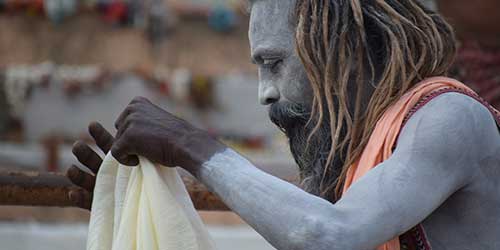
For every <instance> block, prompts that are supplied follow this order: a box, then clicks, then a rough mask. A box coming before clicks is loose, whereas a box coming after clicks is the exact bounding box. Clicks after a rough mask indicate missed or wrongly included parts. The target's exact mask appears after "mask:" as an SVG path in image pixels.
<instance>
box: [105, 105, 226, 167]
mask: <svg viewBox="0 0 500 250" xmlns="http://www.w3.org/2000/svg"><path fill="white" fill-rule="evenodd" d="M115 126H116V129H117V130H118V132H117V134H116V139H115V141H114V143H113V146H112V148H111V153H112V154H113V156H114V157H115V158H116V159H117V160H118V161H119V162H120V163H122V164H124V165H129V166H135V165H137V164H138V163H139V161H138V158H137V155H141V156H144V157H146V158H147V159H149V160H151V161H153V162H155V163H159V164H162V165H165V166H170V167H176V166H179V167H182V168H184V169H186V170H187V171H189V172H190V173H191V174H193V175H195V176H196V175H197V170H198V168H199V166H201V164H203V163H204V162H205V161H207V160H209V159H210V157H212V156H213V155H214V154H215V153H216V152H217V151H221V150H223V149H225V148H226V147H225V146H224V145H223V144H222V143H220V142H218V141H217V140H215V139H214V138H212V137H211V136H210V135H209V134H208V133H206V132H205V131H202V130H200V129H197V128H195V127H194V126H192V125H191V124H189V123H187V122H186V121H184V120H181V119H179V118H177V117H175V116H173V115H172V114H170V113H168V112H167V111H165V110H163V109H161V108H160V107H158V106H156V105H154V104H152V103H151V102H150V101H149V100H147V99H146V98H143V97H136V98H134V100H132V102H130V104H129V105H128V106H127V107H126V108H125V110H124V111H123V112H122V114H121V115H120V116H119V118H118V119H117V120H116V122H115Z"/></svg>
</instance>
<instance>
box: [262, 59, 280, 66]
mask: <svg viewBox="0 0 500 250" xmlns="http://www.w3.org/2000/svg"><path fill="white" fill-rule="evenodd" d="M276 61H277V60H275V59H264V60H263V61H262V64H263V65H267V66H271V65H273V64H275V63H276Z"/></svg>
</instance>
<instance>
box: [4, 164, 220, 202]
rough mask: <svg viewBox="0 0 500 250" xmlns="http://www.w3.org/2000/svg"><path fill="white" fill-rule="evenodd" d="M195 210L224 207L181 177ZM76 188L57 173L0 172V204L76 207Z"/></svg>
mask: <svg viewBox="0 0 500 250" xmlns="http://www.w3.org/2000/svg"><path fill="white" fill-rule="evenodd" d="M182 179H183V180H184V183H185V184H186V188H187V190H188V192H189V195H190V196H191V199H192V201H193V203H194V206H195V207H196V209H198V210H206V211H226V210H228V208H227V206H226V205H225V204H224V203H223V202H222V201H221V200H220V199H219V198H218V197H217V196H215V195H213V194H212V193H210V192H208V191H207V189H206V188H205V187H204V186H203V185H201V184H199V183H198V182H197V181H196V180H194V179H193V178H192V177H188V176H182ZM79 189H80V188H79V187H77V186H75V185H73V184H72V183H71V182H70V181H69V180H68V179H67V178H66V176H64V175H63V174H60V173H37V172H3V173H2V172H0V205H11V206H48V207H76V206H77V205H76V204H74V203H73V202H72V201H71V200H70V199H69V195H68V194H69V192H70V191H76V190H79Z"/></svg>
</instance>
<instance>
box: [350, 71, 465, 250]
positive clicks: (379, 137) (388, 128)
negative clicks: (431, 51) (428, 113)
mask: <svg viewBox="0 0 500 250" xmlns="http://www.w3.org/2000/svg"><path fill="white" fill-rule="evenodd" d="M449 87H453V88H460V89H463V90H467V91H470V92H472V93H474V91H472V90H471V89H470V88H469V87H467V86H465V85H464V84H463V83H460V82H459V81H457V80H454V79H451V78H446V77H432V78H428V79H426V80H424V81H422V82H420V83H418V84H417V85H416V86H415V87H413V88H412V89H411V90H409V91H408V92H407V93H406V94H405V95H403V96H402V97H401V98H400V99H399V100H398V101H397V102H396V103H395V104H393V105H391V106H390V107H389V108H388V109H387V111H385V113H384V114H383V115H382V117H381V118H380V120H379V121H378V122H377V124H376V126H375V129H374V130H373V133H372V134H371V136H370V139H369V140H368V144H367V145H366V147H365V149H364V151H363V153H362V154H361V157H360V159H359V160H358V161H357V162H356V163H355V164H353V165H352V166H351V167H350V169H349V171H348V172H347V177H346V181H345V184H344V190H343V193H345V192H346V191H347V189H349V187H350V186H351V185H352V184H353V183H354V182H356V181H357V180H358V179H359V178H361V177H362V176H364V175H365V174H366V173H367V172H368V171H370V170H371V169H373V168H375V167H376V166H377V165H378V164H380V163H382V162H383V161H385V160H387V159H388V158H389V157H390V156H391V154H392V149H393V146H394V144H395V143H396V140H397V138H398V135H399V131H400V130H401V129H402V125H403V121H404V118H405V117H406V115H407V114H408V112H409V111H410V110H411V109H412V108H413V107H414V106H415V105H416V104H417V103H418V102H419V101H420V100H421V99H422V98H423V97H425V96H426V95H428V94H430V93H432V92H434V91H437V90H440V89H443V88H449ZM377 250H400V246H399V237H398V238H395V239H392V240H390V241H388V242H386V243H385V244H383V245H381V246H379V247H378V248H377Z"/></svg>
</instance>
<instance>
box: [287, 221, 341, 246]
mask: <svg viewBox="0 0 500 250" xmlns="http://www.w3.org/2000/svg"><path fill="white" fill-rule="evenodd" d="M340 232H341V230H340V227H339V226H338V225H337V224H336V223H335V222H334V221H333V220H332V219H331V218H325V216H317V215H307V216H305V217H304V218H302V219H301V220H299V222H298V223H297V225H295V227H294V228H292V229H290V231H289V232H288V237H287V238H288V239H287V245H288V246H286V247H285V248H283V249H291V250H309V249H315V250H323V249H325V250H327V249H328V250H333V249H343V248H341V246H344V244H343V243H341V242H342V236H341V235H340Z"/></svg>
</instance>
